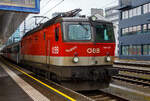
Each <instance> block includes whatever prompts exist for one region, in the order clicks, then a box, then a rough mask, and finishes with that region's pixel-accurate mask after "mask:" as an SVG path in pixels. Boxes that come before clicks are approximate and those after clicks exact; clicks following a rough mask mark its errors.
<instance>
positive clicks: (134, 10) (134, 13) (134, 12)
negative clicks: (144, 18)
mask: <svg viewBox="0 0 150 101" xmlns="http://www.w3.org/2000/svg"><path fill="white" fill-rule="evenodd" d="M136 9H137V8H134V9H133V16H136V14H137V13H136Z"/></svg>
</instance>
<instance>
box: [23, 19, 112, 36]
mask: <svg viewBox="0 0 150 101" xmlns="http://www.w3.org/2000/svg"><path fill="white" fill-rule="evenodd" d="M78 21H82V22H88V21H89V19H88V18H85V17H61V18H57V19H55V18H54V19H50V20H48V21H47V22H45V23H43V24H41V25H40V26H38V27H36V28H34V29H32V30H30V31H28V32H27V33H26V34H25V35H24V36H23V38H24V37H26V36H28V35H31V34H33V33H35V32H37V31H39V30H42V29H43V28H46V27H48V26H50V25H52V24H55V23H57V22H78ZM96 22H105V23H111V22H109V21H105V20H96Z"/></svg>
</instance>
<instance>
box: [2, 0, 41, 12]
mask: <svg viewBox="0 0 150 101" xmlns="http://www.w3.org/2000/svg"><path fill="white" fill-rule="evenodd" d="M0 10H9V11H10V10H11V11H20V12H32V13H39V12H40V0H0Z"/></svg>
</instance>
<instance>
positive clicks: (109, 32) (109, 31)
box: [94, 24, 115, 43]
mask: <svg viewBox="0 0 150 101" xmlns="http://www.w3.org/2000/svg"><path fill="white" fill-rule="evenodd" d="M94 27H95V33H96V35H95V41H96V42H104V43H105V42H106V43H107V42H114V41H115V38H114V31H113V25H111V24H100V25H96V26H94Z"/></svg>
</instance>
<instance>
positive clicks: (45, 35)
mask: <svg viewBox="0 0 150 101" xmlns="http://www.w3.org/2000/svg"><path fill="white" fill-rule="evenodd" d="M43 37H44V40H45V37H46V35H45V32H44V35H43Z"/></svg>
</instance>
